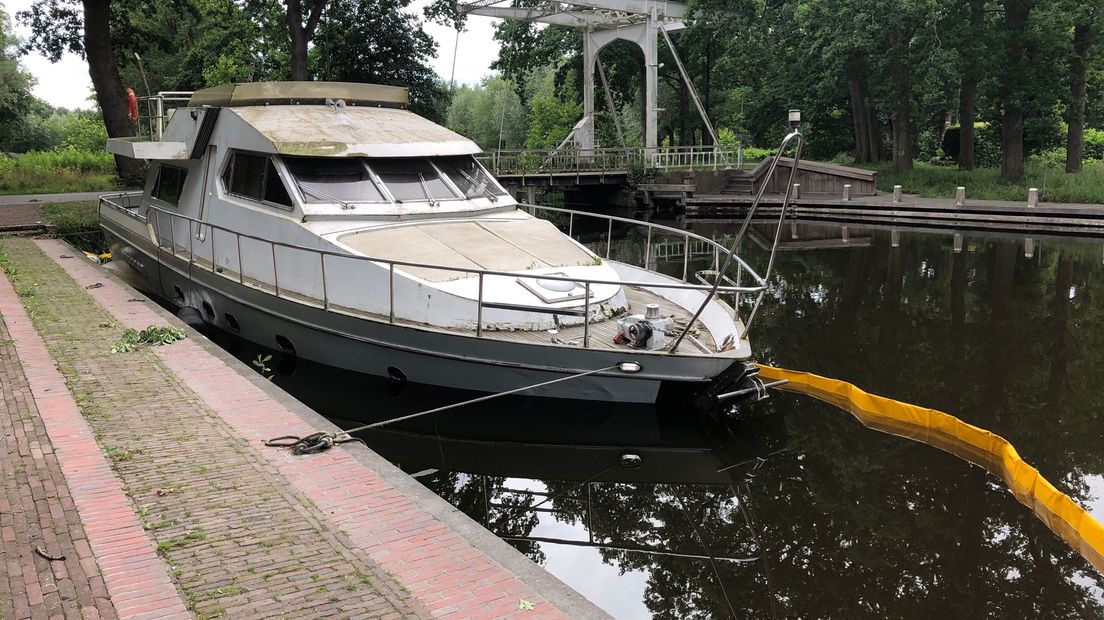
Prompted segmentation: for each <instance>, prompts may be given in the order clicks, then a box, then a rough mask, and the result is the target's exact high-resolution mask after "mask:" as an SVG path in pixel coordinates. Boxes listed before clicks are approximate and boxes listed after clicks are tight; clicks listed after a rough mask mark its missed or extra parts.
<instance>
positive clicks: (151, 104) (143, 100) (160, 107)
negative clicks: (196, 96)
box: [134, 90, 192, 140]
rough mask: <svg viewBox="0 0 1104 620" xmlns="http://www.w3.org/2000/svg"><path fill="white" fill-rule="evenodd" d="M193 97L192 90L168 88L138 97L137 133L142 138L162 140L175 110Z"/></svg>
mask: <svg viewBox="0 0 1104 620" xmlns="http://www.w3.org/2000/svg"><path fill="white" fill-rule="evenodd" d="M191 98H192V91H185V90H167V91H161V92H159V93H157V94H156V95H149V96H146V97H138V98H137V99H138V118H137V119H136V120H135V121H134V122H135V123H137V130H138V131H137V133H138V136H139V137H141V138H148V139H150V140H160V139H161V136H162V135H164V133H165V126H166V125H168V124H169V119H170V118H172V113H173V111H174V110H175V109H176V108H178V107H181V106H184V105H186V104H187V103H188V101H189V100H190V99H191Z"/></svg>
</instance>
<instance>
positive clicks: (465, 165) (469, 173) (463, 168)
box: [433, 157, 506, 198]
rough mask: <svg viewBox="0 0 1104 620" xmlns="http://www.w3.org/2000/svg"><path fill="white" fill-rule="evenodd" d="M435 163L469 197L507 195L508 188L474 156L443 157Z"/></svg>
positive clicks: (434, 161)
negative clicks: (502, 185)
mask: <svg viewBox="0 0 1104 620" xmlns="http://www.w3.org/2000/svg"><path fill="white" fill-rule="evenodd" d="M433 163H435V164H437V168H439V169H440V170H441V172H442V173H444V174H445V175H447V176H448V178H449V180H450V181H452V184H453V185H455V186H456V187H458V188H459V189H460V191H461V192H464V196H466V197H468V198H486V197H487V196H489V195H493V196H505V195H506V190H504V189H502V187H500V186H499V184H498V183H497V182H495V180H494V178H492V177H491V175H490V174H488V173H487V171H486V170H485V169H484V168H483V166H480V165H479V162H477V161H475V158H474V157H442V158H441V159H435V160H433Z"/></svg>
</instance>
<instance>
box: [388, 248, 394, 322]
mask: <svg viewBox="0 0 1104 620" xmlns="http://www.w3.org/2000/svg"><path fill="white" fill-rule="evenodd" d="M388 265H389V266H390V270H389V271H388V273H387V305H388V306H389V308H388V311H387V314H388V317H389V319H388V320H390V321H391V322H392V323H394V322H395V263H388Z"/></svg>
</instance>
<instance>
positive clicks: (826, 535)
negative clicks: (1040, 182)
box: [230, 223, 1104, 618]
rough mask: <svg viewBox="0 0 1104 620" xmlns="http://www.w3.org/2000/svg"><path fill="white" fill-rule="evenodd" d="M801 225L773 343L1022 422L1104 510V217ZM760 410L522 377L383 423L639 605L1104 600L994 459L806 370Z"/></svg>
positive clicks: (384, 388) (909, 393) (472, 511)
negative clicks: (963, 224) (840, 404)
mask: <svg viewBox="0 0 1104 620" xmlns="http://www.w3.org/2000/svg"><path fill="white" fill-rule="evenodd" d="M690 227H691V228H692V229H693V230H695V231H696V232H699V233H702V234H706V235H707V236H714V237H720V236H723V235H724V234H726V233H730V232H731V231H732V230H733V229H734V227H733V226H732V225H729V224H703V223H692V224H690ZM757 232H758V235H759V237H760V238H764V237H770V236H771V235H772V234H773V228H772V227H771V226H769V225H763V226H758V227H757ZM784 232H785V235H784V237H785V238H786V251H784V252H782V253H781V254H780V257H779V261H778V265H777V271H776V276H777V277H776V278H775V281H774V283H773V287H772V289H771V291H770V299H769V300H768V301H767V303H766V305H765V306H764V309H763V312H762V316H761V320H760V322H759V323H758V324H757V325H756V327H755V328H754V330H753V333H752V345H753V348H754V349H755V350H756V352H757V355H758V357H759V359H760V360H761V361H763V362H765V363H770V364H776V365H780V366H783V367H786V368H791V369H797V370H808V371H811V372H816V373H818V374H822V375H826V376H830V377H836V378H840V379H844V380H847V381H851V382H854V383H856V384H857V385H859V386H860V387H863V388H864V389H866V390H867V391H870V392H873V393H877V394H882V395H885V396H889V397H892V398H896V399H900V400H905V401H908V402H912V403H916V404H920V405H924V406H930V407H934V408H938V409H941V410H943V411H946V412H948V413H951V414H954V415H957V416H959V417H960V418H962V419H964V420H966V421H968V422H970V423H973V424H976V425H978V426H981V427H984V428H987V429H990V430H992V431H994V432H996V433H999V434H1001V435H1003V436H1004V437H1006V438H1007V439H1009V440H1010V441H1011V442H1012V443H1013V444H1015V446H1016V448H1017V449H1018V450H1019V452H1020V454H1021V455H1022V456H1023V457H1024V459H1025V460H1027V461H1028V462H1029V463H1031V464H1033V465H1035V466H1036V467H1038V468H1039V470H1040V471H1041V472H1042V473H1043V474H1044V475H1045V476H1046V477H1047V478H1048V479H1049V480H1050V481H1051V482H1053V483H1054V484H1055V485H1057V486H1058V487H1059V488H1060V489H1062V490H1063V491H1065V492H1067V493H1068V494H1069V495H1070V496H1072V497H1073V498H1074V499H1075V501H1077V502H1079V503H1080V504H1081V505H1083V506H1086V507H1087V508H1089V509H1090V510H1091V511H1092V512H1093V513H1094V514H1095V516H1096V517H1097V518H1098V519H1104V429H1102V427H1101V425H1100V422H1099V416H1100V412H1101V409H1102V405H1104V397H1102V396H1101V392H1100V388H1101V386H1102V385H1104V332H1102V330H1101V319H1102V318H1104V241H1101V240H1088V239H1085V240H1079V239H1072V238H1066V239H1060V238H1034V239H1032V240H1026V239H1025V238H1024V237H1023V236H999V235H986V236H977V235H972V234H970V233H966V234H964V235H963V236H962V237H960V238H956V237H955V236H954V235H953V234H952V233H950V232H905V231H902V232H900V233H899V234H898V233H891V232H890V231H888V230H873V229H864V228H862V227H855V226H851V227H848V229H847V231H846V233H844V232H843V231H842V230H841V228H840V227H839V226H838V225H833V224H815V223H797V224H794V225H792V227H791V225H790V224H789V223H787V224H786V228H785V229H784ZM794 233H796V234H794ZM844 237H846V242H844V241H843V238H844ZM599 243H600V242H599ZM603 249H604V248H603ZM745 249H746V250H747V251H748V252H750V253H751V254H752V257H753V258H757V259H759V260H763V259H765V256H766V255H765V252H764V251H763V250H762V249H761V248H760V247H759V246H757V245H756V244H754V243H748V244H747V247H746V248H745ZM640 252H641V248H640V244H639V240H637V239H635V238H629V239H625V240H621V241H619V242H617V243H616V245H615V247H614V254H615V255H618V254H621V255H624V254H639V253H640ZM710 261H711V257H695V259H694V261H693V263H692V267H697V268H702V267H705V266H707V264H708V263H709V262H710ZM658 267H659V268H660V269H662V270H666V271H669V272H671V273H679V272H681V269H682V259H681V254H680V255H678V256H677V257H675V258H673V259H671V260H670V261H666V262H661V264H660V265H658ZM230 346H231V347H232V348H233V347H239V348H238V355H239V356H241V357H242V358H243V359H246V360H249V359H252V358H253V357H254V356H255V354H256V351H255V350H253V349H251V348H250V347H249V345H237V344H235V343H230ZM279 362H280V360H279V359H277V360H274V362H273V363H271V364H270V365H272V366H273V367H274V368H276V367H277V366H278V365H279ZM284 366H285V367H283V368H277V371H278V372H276V374H277V377H276V379H275V380H276V381H277V382H278V383H280V384H282V385H284V386H285V387H287V388H288V389H289V391H291V392H292V393H294V394H296V395H297V396H299V397H300V398H301V399H302V400H304V401H305V402H307V404H309V405H311V406H313V407H315V408H316V409H318V410H320V411H322V412H323V413H326V414H328V415H331V416H333V417H335V418H339V419H344V420H354V419H355V420H374V419H383V418H389V417H395V416H397V415H401V414H403V413H408V412H412V411H419V410H422V409H425V408H429V407H432V406H435V405H440V404H445V403H449V402H455V401H457V400H461V399H463V398H464V397H466V396H468V395H466V394H462V393H456V392H449V391H441V390H429V389H425V388H414V387H408V388H407V389H406V390H400V389H398V386H392V385H388V384H387V383H386V382H380V381H365V380H364V379H362V378H358V377H351V376H345V375H343V374H342V373H340V372H336V371H333V369H321V368H316V367H312V366H311V365H309V364H304V363H301V362H300V363H296V364H290V363H286V364H285V365H284ZM280 371H282V372H280ZM744 413H745V415H746V417H745V418H744V419H742V420H740V421H736V422H731V421H725V420H723V419H722V420H714V419H709V418H701V417H699V416H696V415H695V414H693V413H692V412H691V411H690V410H689V409H688V408H683V407H680V406H678V405H677V404H675V405H667V406H663V407H659V408H655V407H644V408H642V407H614V406H611V405H608V404H601V403H598V404H591V405H579V404H578V403H572V404H568V405H563V404H560V405H557V404H549V403H547V402H544V401H540V400H535V399H513V400H509V401H506V400H502V401H492V403H489V404H487V405H482V406H479V408H477V409H474V410H467V411H463V410H458V411H453V412H449V413H445V414H440V415H438V416H435V417H427V418H423V419H420V420H418V421H417V422H415V423H410V424H406V425H403V426H396V427H394V428H393V429H391V430H387V431H378V432H374V433H372V434H369V435H366V438H367V440H368V441H369V443H370V444H371V445H372V447H373V448H374V449H376V450H377V451H378V452H380V453H381V454H383V455H384V456H386V457H387V458H389V459H391V460H393V461H394V462H396V463H397V464H399V465H400V466H401V467H403V468H404V469H405V470H406V471H408V472H410V473H412V474H415V475H416V476H417V477H418V479H419V480H421V481H422V482H423V483H424V484H425V485H426V486H427V487H429V488H430V489H432V490H433V491H435V492H436V493H438V494H439V495H440V496H442V497H443V498H445V499H446V500H448V501H449V502H450V503H452V504H454V505H456V506H457V507H459V508H460V509H461V510H463V511H464V512H465V513H467V514H468V515H470V516H471V517H472V518H473V519H475V520H477V521H479V522H480V523H482V524H483V525H484V526H485V527H487V528H488V529H489V530H490V531H492V532H494V533H495V534H497V535H499V536H500V537H502V538H504V539H505V540H507V541H509V542H510V544H512V545H514V546H515V547H516V548H518V549H519V550H521V551H522V552H523V553H525V554H526V555H528V556H529V557H530V558H532V559H533V560H534V561H536V562H538V563H539V564H541V565H543V566H545V567H546V568H547V569H548V570H549V571H551V572H552V573H553V574H555V575H556V576H557V577H559V578H560V579H562V580H563V581H565V582H567V583H568V584H569V585H571V586H573V587H575V588H576V589H577V590H579V591H580V592H582V593H583V594H584V595H585V596H587V597H588V598H590V599H591V600H593V601H594V602H595V603H597V604H599V605H601V606H602V607H603V608H605V609H606V610H607V611H609V612H610V613H611V614H613V615H615V616H618V617H623V618H647V617H660V618H729V617H737V618H745V617H746V618H760V617H815V618H825V617H830V618H885V617H901V618H932V617H940V616H945V617H954V618H982V617H992V618H1028V617H1045V618H1093V617H1104V597H1102V587H1104V581H1102V579H1101V576H1100V575H1099V574H1098V573H1096V572H1095V571H1094V570H1093V569H1092V568H1091V567H1090V566H1089V565H1088V564H1087V563H1086V562H1085V561H1084V560H1083V559H1081V557H1080V556H1079V555H1077V554H1076V553H1074V552H1073V551H1071V550H1070V549H1069V548H1068V547H1067V546H1066V545H1065V544H1064V543H1063V542H1062V541H1061V540H1060V539H1058V537H1057V536H1055V535H1054V534H1052V533H1051V532H1050V531H1049V530H1048V529H1047V528H1046V527H1045V526H1044V525H1043V524H1042V523H1041V522H1039V521H1038V520H1037V519H1036V518H1035V517H1034V516H1033V514H1032V513H1031V512H1030V510H1028V509H1027V508H1025V507H1024V506H1022V505H1021V504H1019V503H1018V502H1017V501H1016V500H1015V499H1014V498H1013V497H1012V496H1011V495H1010V494H1009V493H1008V492H1007V491H1006V490H1005V488H1004V487H1003V484H1002V483H1001V482H1000V481H999V480H997V479H995V478H993V477H991V476H989V475H987V474H986V473H985V472H984V471H982V470H981V469H979V468H977V467H974V466H971V465H969V464H967V463H965V462H963V461H961V460H959V459H957V458H956V457H953V456H950V455H948V454H945V453H943V452H940V451H938V450H936V449H934V448H931V447H928V446H925V445H922V444H917V443H913V442H910V441H907V440H904V439H900V438H897V437H892V436H888V435H883V434H880V433H878V432H876V431H871V430H867V429H865V428H863V427H862V426H861V425H859V424H858V423H857V422H856V421H854V420H853V419H852V418H851V417H850V416H849V415H848V414H846V413H843V412H841V411H838V410H836V409H833V408H832V407H830V406H828V405H825V404H822V403H819V402H817V401H814V400H812V399H809V398H806V397H802V396H798V395H789V394H781V393H778V394H774V395H773V396H772V397H771V398H770V399H769V400H768V401H766V402H763V403H760V404H757V405H756V406H755V407H754V408H753V409H752V410H750V411H745V412H744ZM627 453H628V454H635V455H639V456H640V457H641V458H642V462H643V465H642V467H640V468H639V469H626V468H624V467H622V466H621V464H620V460H621V457H622V455H624V454H627Z"/></svg>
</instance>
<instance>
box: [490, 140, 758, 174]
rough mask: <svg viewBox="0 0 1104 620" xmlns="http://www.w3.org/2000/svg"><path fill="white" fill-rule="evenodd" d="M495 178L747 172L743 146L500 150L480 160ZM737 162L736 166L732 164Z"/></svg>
mask: <svg viewBox="0 0 1104 620" xmlns="http://www.w3.org/2000/svg"><path fill="white" fill-rule="evenodd" d="M477 159H479V161H480V163H482V164H483V165H484V166H486V167H487V168H488V169H490V170H491V171H492V172H493V173H494V174H495V175H500V174H534V175H535V174H552V173H557V172H561V173H563V172H600V171H603V170H615V169H619V170H622V171H623V170H627V169H629V168H630V167H632V166H634V165H638V166H642V167H645V168H654V169H668V168H690V169H695V168H707V169H712V170H716V169H718V168H731V167H736V168H739V169H742V168H743V162H744V148H743V144H737V145H736V146H735V147H727V148H726V147H723V146H720V145H709V146H702V145H690V146H662V147H651V148H647V147H637V148H624V147H597V148H589V149H584V148H572V149H500V150H496V151H492V152H490V153H487V154H483V155H480V156H477ZM733 159H735V161H736V164H735V166H733V165H732V160H733Z"/></svg>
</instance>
